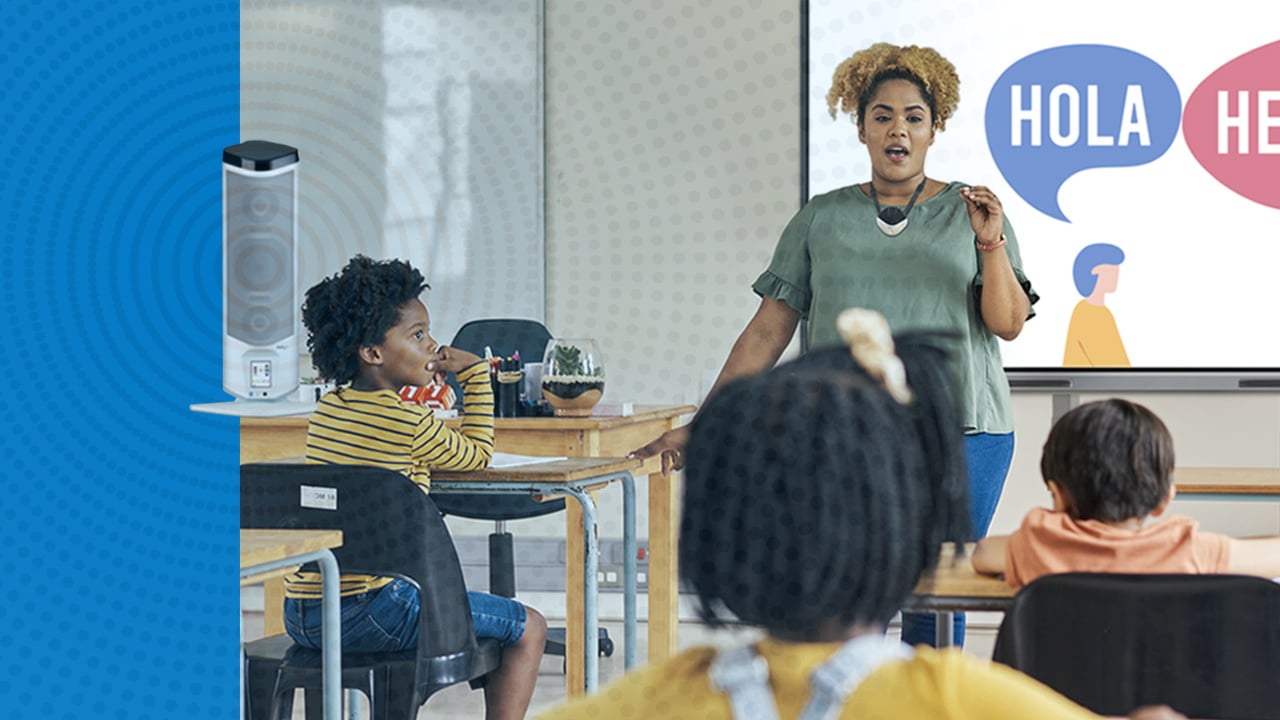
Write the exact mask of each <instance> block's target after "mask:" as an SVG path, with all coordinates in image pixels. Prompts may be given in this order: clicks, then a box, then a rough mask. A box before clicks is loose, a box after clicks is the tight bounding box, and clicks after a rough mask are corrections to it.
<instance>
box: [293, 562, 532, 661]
mask: <svg viewBox="0 0 1280 720" xmlns="http://www.w3.org/2000/svg"><path fill="white" fill-rule="evenodd" d="M467 600H468V601H469V602H470V603H471V622H472V624H473V625H475V631H476V637H477V638H494V639H496V640H497V641H498V642H499V643H501V644H502V645H503V646H504V647H505V646H508V645H514V644H516V643H517V642H519V641H520V638H521V637H522V636H523V635H524V624H525V617H526V614H525V607H524V605H523V604H522V603H519V602H516V601H515V600H511V599H510V598H504V597H501V596H498V595H490V594H489V593H482V592H474V591H471V590H468V591H467ZM419 607H420V603H419V598H418V589H417V588H415V587H414V586H413V584H411V583H408V582H405V581H404V580H392V581H391V582H390V583H388V584H387V585H385V586H383V587H381V588H379V589H377V590H374V591H372V592H368V593H363V594H360V595H351V596H347V597H344V598H342V651H343V652H344V653H348V652H353V653H362V652H396V651H399V650H408V649H409V648H412V647H417V645H418V608H419ZM321 614H322V613H321V610H320V601H319V600H297V599H294V598H288V597H287V598H285V599H284V629H285V631H286V632H287V633H289V637H291V638H293V641H294V642H296V643H298V644H299V645H302V646H304V647H309V648H317V649H319V647H320V621H321Z"/></svg>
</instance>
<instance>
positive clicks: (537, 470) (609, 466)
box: [431, 457, 644, 483]
mask: <svg viewBox="0 0 1280 720" xmlns="http://www.w3.org/2000/svg"><path fill="white" fill-rule="evenodd" d="M643 464H644V463H643V462H642V461H640V460H637V459H635V458H587V457H584V458H565V459H563V460H552V461H550V462H538V463H530V464H527V465H514V466H512V467H500V468H484V469H483V470H468V471H465V472H457V471H448V470H432V471H431V481H432V482H433V483H435V482H448V481H450V480H465V481H467V482H491V483H500V482H512V483H515V482H560V483H563V482H574V481H576V480H590V479H591V478H597V477H601V476H603V475H611V474H613V473H618V472H623V471H631V472H632V473H636V472H637V471H638V470H639V469H640V466H641V465H643Z"/></svg>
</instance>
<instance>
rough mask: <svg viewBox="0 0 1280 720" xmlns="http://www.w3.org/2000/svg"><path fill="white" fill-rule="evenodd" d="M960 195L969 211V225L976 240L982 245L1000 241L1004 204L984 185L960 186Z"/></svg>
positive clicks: (1002, 229)
mask: <svg viewBox="0 0 1280 720" xmlns="http://www.w3.org/2000/svg"><path fill="white" fill-rule="evenodd" d="M960 197H962V198H964V203H965V205H966V206H967V208H966V209H967V210H968V211H969V225H970V227H972V228H973V234H974V235H975V236H977V239H978V242H980V243H982V244H983V245H994V244H995V243H998V242H1000V235H1001V233H1003V232H1004V206H1003V205H1001V204H1000V199H999V198H997V197H996V194H995V193H993V192H991V188H989V187H986V186H984V185H974V186H973V187H967V188H961V189H960Z"/></svg>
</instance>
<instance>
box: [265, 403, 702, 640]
mask: <svg viewBox="0 0 1280 720" xmlns="http://www.w3.org/2000/svg"><path fill="white" fill-rule="evenodd" d="M696 409H697V408H695V407H694V406H692V405H670V406H668V405H636V406H635V412H634V413H632V414H631V415H626V416H591V417H582V418H573V417H550V418H548V417H538V418H494V450H495V451H496V452H502V453H510V454H514V455H539V456H544V457H571V458H573V457H624V456H625V455H626V454H627V453H629V452H631V451H632V450H634V449H636V448H638V447H640V446H642V445H644V444H645V443H647V442H649V441H651V440H653V439H655V438H657V437H658V436H659V435H661V434H662V433H664V432H666V431H667V430H670V429H672V428H674V427H676V426H677V425H678V424H679V422H680V418H681V417H683V416H686V415H690V414H692V413H693V412H694V410H696ZM445 422H446V423H448V424H450V426H452V427H457V426H459V425H460V424H461V422H462V421H461V419H460V418H458V419H453V420H446V421H445ZM306 446H307V417H306V416H305V415H301V416H297V415H295V416H289V417H277V418H249V417H246V418H241V420H240V462H241V463H248V462H259V461H264V460H280V459H283V458H290V457H300V456H303V455H305V454H306ZM636 474H646V475H648V477H649V534H648V538H649V548H648V555H647V558H648V563H649V567H648V583H649V589H648V598H649V622H648V633H649V656H648V659H649V662H657V661H660V660H663V659H665V658H667V657H669V656H671V655H673V654H675V651H676V644H677V633H678V628H679V615H678V610H679V594H678V587H679V583H678V580H677V575H678V567H677V564H676V532H677V530H678V528H679V525H680V511H679V502H680V489H679V487H680V486H679V483H678V475H677V474H676V473H672V474H671V475H669V476H664V475H663V474H662V462H661V459H660V458H657V457H654V458H649V459H647V460H645V461H644V464H643V465H642V466H640V468H639V471H638V472H637V473H636ZM565 514H566V518H565V523H566V530H565V552H566V567H565V587H566V588H571V587H581V586H582V584H583V578H582V577H581V573H582V569H583V562H582V557H583V543H582V512H581V508H580V507H579V506H578V505H577V504H576V503H568V504H566V505H565ZM276 592H278V590H277V591H276ZM566 599H568V596H566ZM266 602H267V604H268V607H270V606H271V604H272V603H273V602H274V603H276V604H278V603H279V602H283V599H282V598H281V597H272V596H271V595H270V594H268V595H267V597H266ZM267 622H268V625H267V630H268V633H280V632H283V631H284V628H283V624H280V621H279V619H274V620H273V618H271V617H270V616H268V618H267ZM273 623H275V624H273ZM566 651H567V652H570V653H577V652H578V650H577V649H576V648H566Z"/></svg>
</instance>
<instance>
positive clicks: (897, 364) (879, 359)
mask: <svg viewBox="0 0 1280 720" xmlns="http://www.w3.org/2000/svg"><path fill="white" fill-rule="evenodd" d="M836 329H837V330H839V331H840V337H842V338H844V341H845V342H846V343H848V344H849V352H850V353H851V354H852V355H853V359H854V360H855V361H857V363H858V364H859V365H861V366H862V369H864V370H866V371H867V374H868V375H870V376H871V377H872V378H873V379H875V380H877V381H879V383H880V384H881V385H883V386H884V389H885V391H886V392H888V393H889V396H890V397H892V398H893V399H894V400H897V401H898V402H900V403H902V404H903V405H906V404H907V403H910V402H911V401H912V400H914V399H915V396H914V395H912V393H911V388H910V387H908V386H907V369H906V366H904V365H903V364H902V359H901V358H899V357H898V356H897V355H896V354H895V353H894V351H893V333H892V332H891V331H890V330H889V321H888V320H885V319H884V316H883V315H881V314H880V313H878V312H876V311H875V310H867V309H866V308H849V309H848V310H845V311H844V312H842V313H840V316H839V317H837V318H836Z"/></svg>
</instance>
